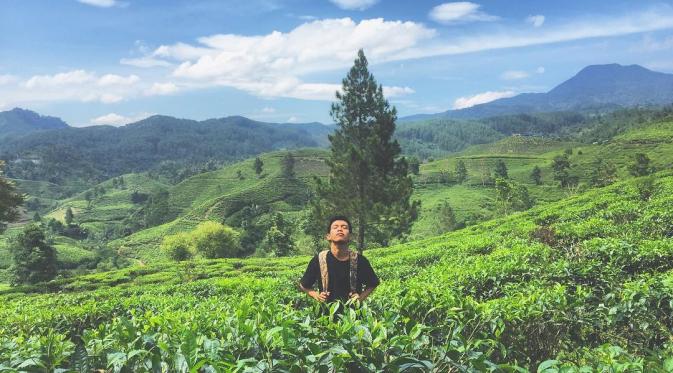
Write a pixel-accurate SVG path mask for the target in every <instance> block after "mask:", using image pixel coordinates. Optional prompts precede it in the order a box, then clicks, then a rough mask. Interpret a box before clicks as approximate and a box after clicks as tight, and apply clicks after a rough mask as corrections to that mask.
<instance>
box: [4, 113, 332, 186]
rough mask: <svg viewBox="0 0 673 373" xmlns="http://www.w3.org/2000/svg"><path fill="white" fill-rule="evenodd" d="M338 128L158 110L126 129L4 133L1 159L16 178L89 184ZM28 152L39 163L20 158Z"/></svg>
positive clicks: (285, 144)
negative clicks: (172, 114) (173, 114)
mask: <svg viewBox="0 0 673 373" xmlns="http://www.w3.org/2000/svg"><path fill="white" fill-rule="evenodd" d="M35 115H37V114H35ZM332 129H333V128H332V127H331V126H324V125H321V124H316V123H305V124H300V123H296V124H295V123H292V124H275V123H264V122H258V121H254V120H251V119H248V118H245V117H240V116H234V117H227V118H219V119H208V120H204V121H195V120H189V119H179V118H173V117H169V116H163V115H154V116H151V117H149V118H146V119H143V120H140V121H138V122H135V123H131V124H128V125H125V126H122V127H112V126H91V127H69V126H67V125H65V128H57V129H54V130H51V131H34V132H29V133H26V134H23V135H22V136H7V137H4V138H0V159H4V160H6V161H8V167H7V175H8V176H10V177H13V178H19V179H28V180H47V181H50V182H54V183H57V184H60V183H62V182H64V181H65V180H80V181H86V182H88V183H90V182H95V181H100V180H104V179H107V178H110V177H113V176H116V175H121V174H124V173H129V172H142V171H146V170H150V169H156V168H157V167H161V165H162V164H163V163H165V162H169V163H170V162H173V164H178V165H181V167H184V166H188V165H194V164H203V163H205V162H209V161H214V162H224V163H228V162H232V161H236V160H240V159H244V158H248V157H251V156H255V155H257V154H261V153H265V152H269V151H273V150H281V149H295V148H303V147H321V146H325V144H326V143H327V134H328V133H330V132H331V131H332ZM25 157H30V158H31V159H35V160H37V162H34V163H30V164H29V163H26V162H14V161H15V160H17V159H21V158H25ZM171 167H175V166H171Z"/></svg>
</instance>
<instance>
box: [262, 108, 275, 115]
mask: <svg viewBox="0 0 673 373" xmlns="http://www.w3.org/2000/svg"><path fill="white" fill-rule="evenodd" d="M275 112H276V109H274V108H272V107H265V108H263V109H262V113H265V114H272V113H275Z"/></svg>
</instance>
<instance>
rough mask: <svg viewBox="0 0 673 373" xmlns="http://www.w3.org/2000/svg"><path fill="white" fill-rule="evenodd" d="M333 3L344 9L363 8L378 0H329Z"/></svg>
mask: <svg viewBox="0 0 673 373" xmlns="http://www.w3.org/2000/svg"><path fill="white" fill-rule="evenodd" d="M330 1H331V2H332V3H333V4H334V5H336V6H338V7H339V8H341V9H346V10H365V9H367V8H369V7H371V6H372V5H374V4H376V3H378V2H379V0H330Z"/></svg>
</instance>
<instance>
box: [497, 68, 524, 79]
mask: <svg viewBox="0 0 673 373" xmlns="http://www.w3.org/2000/svg"><path fill="white" fill-rule="evenodd" d="M500 78H501V79H504V80H517V79H524V78H528V73H527V72H525V71H521V70H509V71H505V72H504V73H502V74H500Z"/></svg>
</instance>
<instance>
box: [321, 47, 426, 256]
mask: <svg viewBox="0 0 673 373" xmlns="http://www.w3.org/2000/svg"><path fill="white" fill-rule="evenodd" d="M336 98H337V102H335V103H332V109H331V111H330V115H331V116H332V119H334V121H335V122H336V124H337V129H336V130H335V131H334V133H333V134H332V135H330V136H329V140H330V143H331V146H330V150H331V155H330V159H329V160H328V165H329V167H330V175H329V180H328V182H327V183H322V182H319V181H318V188H317V192H318V196H319V198H320V199H322V200H324V201H325V202H326V203H327V205H328V206H329V209H330V210H332V211H333V212H338V213H340V214H346V215H348V216H350V218H351V220H352V222H353V227H352V231H353V232H352V233H353V234H354V235H355V237H356V238H357V246H358V248H359V249H360V250H363V249H364V247H365V243H372V242H375V243H377V244H381V245H383V246H386V245H387V244H388V243H389V241H390V239H391V238H393V237H396V236H401V235H404V234H406V233H408V232H409V230H410V228H411V224H412V223H413V221H414V220H415V219H416V218H417V210H418V207H419V205H420V202H418V201H414V202H411V201H410V197H411V193H412V190H413V184H412V180H411V177H410V176H409V175H408V167H409V166H408V163H407V161H406V159H405V158H403V157H399V156H400V153H401V149H400V145H399V144H398V143H397V141H396V140H393V138H392V137H393V133H394V132H395V120H396V119H397V111H396V109H395V108H394V107H392V108H391V107H390V105H389V103H388V101H387V100H386V99H385V98H384V96H383V88H382V86H380V85H378V84H377V83H376V80H375V79H374V76H373V75H372V74H370V73H369V70H368V69H367V59H366V57H365V54H364V52H363V51H362V50H360V51H358V57H357V59H356V60H355V63H354V65H353V67H352V68H351V70H350V72H349V73H348V75H347V76H346V78H344V80H343V86H342V92H337V93H336Z"/></svg>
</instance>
